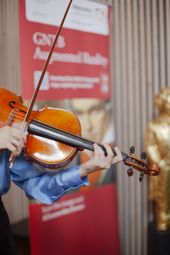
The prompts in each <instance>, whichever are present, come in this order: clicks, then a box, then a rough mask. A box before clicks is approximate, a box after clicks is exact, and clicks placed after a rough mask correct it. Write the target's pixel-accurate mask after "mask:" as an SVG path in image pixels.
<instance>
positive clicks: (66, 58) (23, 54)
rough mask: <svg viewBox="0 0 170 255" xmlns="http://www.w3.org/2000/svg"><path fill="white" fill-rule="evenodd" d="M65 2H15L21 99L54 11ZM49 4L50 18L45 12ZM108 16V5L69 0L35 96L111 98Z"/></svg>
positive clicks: (46, 42) (32, 79) (45, 46)
mask: <svg viewBox="0 0 170 255" xmlns="http://www.w3.org/2000/svg"><path fill="white" fill-rule="evenodd" d="M67 2H68V0H67V1H66V0H55V1H46V2H45V1H43V2H41V1H35V0H29V1H24V0H20V1H19V3H20V11H19V15H20V22H19V24H20V63H21V83H22V95H23V98H24V99H30V98H31V97H32V94H33V91H34V89H35V87H36V85H37V83H38V80H39V77H40V75H41V71H42V69H43V66H44V63H45V60H46V58H47V55H48V52H49V50H50V47H51V45H52V42H53V40H54V37H55V34H56V31H57V26H54V24H57V25H58V24H59V23H60V22H59V20H57V21H56V23H55V19H53V16H54V17H55V16H56V17H58V15H59V14H60V16H62V15H63V14H64V11H65V7H66V3H67ZM63 3H65V5H64V4H63ZM89 3H90V4H89ZM38 4H39V5H38ZM50 6H51V8H52V9H51V12H52V11H53V12H52V14H51V15H52V17H50V15H49V16H48V11H49V8H50ZM60 6H61V7H62V8H61V10H60ZM54 8H55V9H54ZM54 10H55V11H54ZM61 14H62V15H61ZM42 17H44V20H43V18H42ZM108 19H109V18H108V7H107V6H104V5H102V4H98V3H93V2H88V1H85V0H79V1H77V0H75V1H73V4H72V6H71V9H70V13H69V15H68V17H67V18H66V25H65V27H64V28H63V29H62V32H61V34H60V37H59V40H58V42H57V44H56V47H55V50H54V52H53V54H52V58H51V61H50V64H49V66H48V69H47V72H46V74H45V77H44V80H43V84H42V87H41V91H40V93H39V99H41V100H48V99H62V98H75V97H78V98H80V97H88V98H91V97H96V98H101V99H108V98H110V94H111V92H110V73H109V31H108V26H109V21H108ZM42 23H44V24H42ZM49 24H50V25H49ZM51 24H52V25H51ZM82 30H84V31H82Z"/></svg>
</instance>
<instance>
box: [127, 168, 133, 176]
mask: <svg viewBox="0 0 170 255" xmlns="http://www.w3.org/2000/svg"><path fill="white" fill-rule="evenodd" d="M127 174H128V176H132V175H133V168H129V169H128V170H127Z"/></svg>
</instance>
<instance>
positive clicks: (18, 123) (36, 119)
mask: <svg viewBox="0 0 170 255" xmlns="http://www.w3.org/2000/svg"><path fill="white" fill-rule="evenodd" d="M26 113H27V108H26V107H25V106H24V105H23V100H22V97H21V96H16V95H15V94H14V93H12V92H11V91H9V90H7V89H5V88H3V87H0V120H1V121H0V127H4V126H11V127H17V128H19V127H22V125H23V121H24V119H25V115H26ZM94 143H95V142H94V141H90V140H88V139H85V138H83V137H82V136H81V125H80V122H79V120H78V118H77V116H76V115H75V114H74V113H72V112H71V111H68V110H64V109H59V108H52V107H47V106H45V107H44V108H43V109H40V110H38V111H33V110H32V111H31V113H30V115H29V117H28V120H27V141H26V144H25V148H24V153H25V156H26V157H27V158H28V159H29V160H31V161H33V162H36V163H38V164H40V165H42V166H44V167H48V168H51V169H58V168H61V167H64V166H66V165H67V164H69V163H70V162H71V160H72V159H73V158H74V157H75V156H76V154H77V153H78V151H82V150H84V149H87V150H90V151H94V148H93V145H94ZM98 145H99V146H100V147H101V148H102V149H103V150H104V153H105V155H107V152H106V150H105V147H104V146H103V145H101V144H98ZM134 152H135V148H134V146H132V147H131V148H130V153H129V155H128V154H127V153H125V152H121V154H122V158H123V162H124V164H125V165H127V166H129V167H130V168H129V169H128V171H127V173H128V175H129V176H132V175H133V172H134V170H137V171H139V172H140V181H141V180H142V179H143V176H144V175H150V176H154V175H158V174H159V168H158V166H157V165H156V164H152V165H151V166H148V165H147V164H146V163H145V162H144V160H145V159H146V153H144V152H142V153H141V159H139V158H137V157H135V156H134ZM113 154H114V156H116V152H115V151H114V150H113Z"/></svg>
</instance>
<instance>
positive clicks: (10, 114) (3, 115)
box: [0, 111, 24, 120]
mask: <svg viewBox="0 0 170 255" xmlns="http://www.w3.org/2000/svg"><path fill="white" fill-rule="evenodd" d="M12 113H14V115H12ZM12 113H3V112H2V113H0V116H1V117H7V116H9V117H10V116H12V117H15V118H18V119H21V120H22V119H23V118H24V113H23V114H19V113H18V112H14V111H13V112H12Z"/></svg>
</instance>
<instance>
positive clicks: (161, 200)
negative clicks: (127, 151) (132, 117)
mask: <svg viewBox="0 0 170 255" xmlns="http://www.w3.org/2000/svg"><path fill="white" fill-rule="evenodd" d="M155 104H156V106H157V108H158V110H159V114H158V117H157V118H156V119H155V120H153V121H150V122H149V123H148V128H147V133H146V150H147V153H148V157H149V160H151V161H153V162H154V163H156V164H158V166H159V167H160V175H159V177H157V178H153V177H152V178H150V183H149V184H150V188H149V195H150V199H151V200H153V201H154V202H155V216H156V225H157V229H158V230H167V229H170V88H164V89H162V90H160V92H159V94H158V95H157V96H156V97H155Z"/></svg>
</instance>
